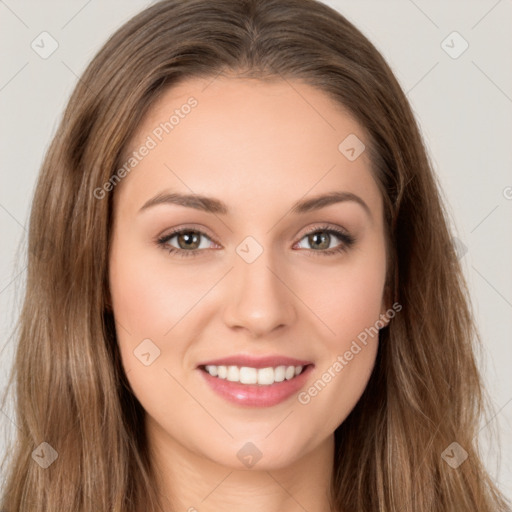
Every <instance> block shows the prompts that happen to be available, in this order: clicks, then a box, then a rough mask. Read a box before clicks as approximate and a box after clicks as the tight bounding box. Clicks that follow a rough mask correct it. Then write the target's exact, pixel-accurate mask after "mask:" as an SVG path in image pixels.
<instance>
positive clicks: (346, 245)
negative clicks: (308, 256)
mask: <svg viewBox="0 0 512 512" xmlns="http://www.w3.org/2000/svg"><path fill="white" fill-rule="evenodd" d="M317 232H321V233H328V234H329V235H335V236H336V237H337V238H339V239H340V240H341V242H342V243H341V244H340V245H338V246H337V247H334V248H332V249H325V250H320V251H315V250H314V249H308V250H309V251H310V252H312V253H313V254H314V256H334V255H336V254H339V253H342V252H346V251H347V250H348V249H350V248H351V247H352V246H353V245H354V243H355V242H356V239H355V237H354V236H352V235H350V234H349V233H346V232H345V231H342V230H339V229H335V228H332V227H330V226H318V227H315V228H313V229H311V230H309V231H307V232H306V233H304V235H303V236H302V238H301V239H300V240H302V239H303V238H304V237H306V236H308V235H311V234H312V233H317ZM182 233H197V234H200V235H202V236H205V237H206V238H209V239H210V240H211V238H210V237H209V236H208V235H207V234H206V233H204V232H203V231H201V230H198V229H192V228H181V229H176V230H174V231H172V232H171V233H169V234H167V235H164V236H162V237H160V238H158V240H157V245H158V246H159V247H160V248H162V249H163V250H166V251H167V252H168V253H169V254H177V255H178V256H179V257H180V258H181V257H185V258H186V257H189V256H197V255H198V254H199V253H200V252H201V251H203V250H204V249H193V250H190V251H186V250H184V249H177V248H176V247H172V246H169V245H168V242H169V240H171V238H174V237H175V236H176V235H180V234H182ZM300 240H299V242H300ZM212 241H213V240H212Z"/></svg>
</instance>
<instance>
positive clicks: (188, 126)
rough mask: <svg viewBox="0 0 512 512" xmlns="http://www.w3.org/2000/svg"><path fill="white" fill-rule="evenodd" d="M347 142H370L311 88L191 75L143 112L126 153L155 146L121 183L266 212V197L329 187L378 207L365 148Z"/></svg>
mask: <svg viewBox="0 0 512 512" xmlns="http://www.w3.org/2000/svg"><path fill="white" fill-rule="evenodd" d="M191 105H193V106H191ZM354 137H356V138H355V139H354ZM346 140H349V141H356V144H357V141H358V140H359V141H360V142H361V143H362V144H366V145H367V143H368V142H369V141H368V140H367V137H366V134H365V131H364V129H363V127H361V126H360V125H359V124H358V123H357V122H356V121H355V119H354V118H353V117H352V116H350V115H349V114H348V112H347V111H346V110H345V109H344V108H343V106H342V105H340V104H339V103H337V102H335V101H334V100H333V99H331V98H330V97H329V96H328V95H326V94H325V93H324V92H323V91H321V90H319V89H317V88H314V87H312V86H310V85H307V84H304V83H301V82H297V81H290V80H282V79H279V80H277V79H276V80H273V81H261V80H255V79H243V78H232V77H220V78H219V77H218V78H216V79H213V78H208V79H199V78H195V79H189V80H186V81H183V82H181V83H179V84H178V85H176V86H173V87H171V88H169V89H168V90H166V91H165V92H164V93H163V94H162V95H161V96H160V97H159V98H158V100H157V101H156V102H155V103H154V104H153V105H152V106H151V108H150V109H149V110H148V112H147V113H146V116H145V117H144V119H143V121H142V123H141V124H140V125H139V127H138V129H137V131H136V133H135V136H134V137H133V138H132V140H131V142H130V144H129V145H128V146H127V148H126V150H125V153H124V159H125V160H127V159H128V158H129V156H130V155H131V154H132V152H133V151H137V150H138V149H140V148H141V147H143V146H144V145H151V146H152V148H151V150H150V151H147V152H146V153H147V155H146V156H144V157H143V158H141V159H140V162H138V163H137V166H136V167H134V170H133V171H132V172H131V173H130V176H129V177H128V178H127V179H125V180H124V182H123V183H122V185H123V187H126V188H127V192H129V193H131V194H136V195H138V196H141V197H142V195H146V196H147V195H149V194H151V193H155V192H157V191H159V190H162V189H164V188H171V189H174V190H176V189H179V190H180V191H181V192H186V193H198V194H203V195H217V196H219V195H222V196H223V197H225V198H226V202H229V201H230V200H232V201H233V202H235V203H236V200H237V199H238V200H239V201H240V202H241V204H244V205H249V204H250V203H251V202H254V204H258V205H259V207H260V208H261V204H262V203H261V201H262V200H263V201H268V200H272V199H276V198H280V199H281V200H283V201H288V197H289V201H290V202H291V201H295V200H296V199H297V198H298V197H300V196H303V195H306V194H308V193H309V191H311V192H310V193H311V194H317V193H321V192H325V191H331V190H349V191H351V192H354V193H357V194H364V195H365V197H366V200H367V202H373V203H376V204H380V198H379V192H378V189H377V186H376V183H375V182H374V179H373V176H372V173H371V163H370V160H369V157H368V154H367V153H368V152H367V151H363V152H362V153H361V155H360V156H359V157H358V158H357V159H355V160H352V161H351V160H350V159H348V158H347V156H346V154H344V153H343V149H344V148H345V147H346V144H345V145H344V141H346ZM340 144H341V146H340ZM352 145H353V144H352ZM356 149H357V148H356ZM118 192H120V191H119V190H117V191H116V193H118ZM217 192H218V193H217ZM221 192H222V194H221ZM269 193H271V194H272V198H269V195H268V194H269Z"/></svg>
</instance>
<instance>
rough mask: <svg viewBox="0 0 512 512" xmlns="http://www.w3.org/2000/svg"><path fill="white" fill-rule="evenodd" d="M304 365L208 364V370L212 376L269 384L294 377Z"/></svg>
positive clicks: (248, 382)
mask: <svg viewBox="0 0 512 512" xmlns="http://www.w3.org/2000/svg"><path fill="white" fill-rule="evenodd" d="M303 368H304V367H303V366H277V367H276V368H272V367H269V368H250V367H248V366H242V367H238V366H214V365H206V366H205V369H206V371H207V372H208V373H209V374H210V375H211V376H212V377H219V378H220V379H227V380H229V381H232V382H240V383H242V384H260V385H262V386H269V385H270V384H274V382H282V381H283V380H285V379H286V380H290V379H293V377H295V376H296V375H299V373H300V372H302V369H303Z"/></svg>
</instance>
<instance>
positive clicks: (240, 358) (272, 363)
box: [197, 354, 313, 368]
mask: <svg viewBox="0 0 512 512" xmlns="http://www.w3.org/2000/svg"><path fill="white" fill-rule="evenodd" d="M308 364H313V363H312V362H311V361H305V360H302V359H295V358H294V357H287V356H280V355H268V356H263V357H261V356H260V357H258V356H251V355H248V354H238V355H233V356H229V357H223V358H222V359H211V360H210V361H205V362H203V363H199V364H198V365H197V366H198V368H199V367H201V366H207V365H212V366H248V367H250V368H268V367H277V366H306V365H308Z"/></svg>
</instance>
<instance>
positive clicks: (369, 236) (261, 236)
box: [109, 77, 388, 469]
mask: <svg viewBox="0 0 512 512" xmlns="http://www.w3.org/2000/svg"><path fill="white" fill-rule="evenodd" d="M208 84H209V85H208ZM291 85H293V87H292V86H291ZM190 98H193V99H190ZM171 116H173V117H171ZM166 123H167V124H166ZM354 135H355V136H357V137H358V139H359V140H360V141H362V142H363V143H365V142H366V137H365V134H364V131H363V129H362V128H361V126H359V125H358V124H357V123H356V122H355V121H354V120H353V119H352V118H351V117H350V116H349V115H348V114H347V113H345V112H344V111H343V110H342V109H341V107H340V106H339V105H337V104H336V103H334V102H333V101H332V100H331V99H329V97H327V96H326V95H325V94H324V93H323V92H321V91H319V90H317V89H315V88H313V87H311V86H307V85H305V84H302V83H299V82H290V83H288V82H285V81H275V82H271V83H269V82H261V81H256V80H249V79H238V78H234V77H233V78H230V77H223V78H217V79H216V80H214V81H212V79H210V80H204V81H203V80H199V79H194V80H189V81H186V82H182V83H181V84H180V85H179V86H175V87H174V88H172V89H171V90H168V91H167V92H166V93H165V95H164V96H162V97H161V98H160V99H159V100H158V102H157V103H155V104H154V105H153V107H152V109H151V110H150V111H149V113H148V115H147V116H146V117H145V119H144V120H143V122H142V123H141V125H140V127H139V129H138V132H137V134H136V135H135V136H134V138H133V139H132V141H131V142H130V145H129V147H128V149H127V151H126V153H125V155H126V163H127V165H126V167H125V171H126V172H125V173H123V172H121V173H120V176H122V175H123V174H126V175H125V176H124V178H123V179H122V181H121V182H120V183H118V184H117V185H116V186H115V187H114V188H115V190H114V191H113V192H111V193H114V194H115V207H114V223H113V232H112V244H111V252H110V255H109V275H110V278H109V279H110V290H111V298H112V307H113V312H114V316H115V319H116V326H117V337H118V344H119V349H120V353H121V358H122V362H123V366H124V369H125V371H126V373H127V378H128V380H129V382H130V385H131V387H132V389H133V392H134V394H135V395H136V397H137V399H138V400H139V401H140V403H141V404H142V406H143V407H144V409H145V411H146V413H147V415H146V427H147V432H148V436H151V438H152V439H154V441H155V443H156V444H157V445H160V446H162V447H163V446H170V445H173V446H176V447H179V448H181V449H185V450H187V452H189V453H193V454H194V455H195V456H199V457H200V458H201V459H202V460H208V461H210V462H215V463H218V464H222V465H224V466H229V467H233V468H243V467H244V464H246V465H247V463H246V462H244V461H245V460H248V459H247V454H249V455H256V457H261V458H260V460H259V461H258V462H257V464H258V465H259V467H260V468H262V469H264V468H267V469H271V468H277V467H284V466H286V465H288V464H291V463H292V462H293V461H295V460H296V459H298V458H299V457H301V456H303V455H304V454H307V453H308V452H311V451H312V450H314V449H315V448H317V447H318V446H319V445H320V444H321V443H323V442H325V441H326V440H327V439H329V438H332V435H333V432H334V430H335V429H336V427H338V426H339V425H340V424H341V423H342V422H343V421H344V419H345V418H346V417H347V415H348V414H349V412H350V411H351V410H352V408H353V407H354V406H355V404H356V403H357V401H358V399H359V398H360V396H361V394H362V392H363V391H364V388H365V387H366V384H367V382H368V379H369V377H370V374H371V371H372V369H373V366H374V362H375V356H376V352H377V343H378V336H376V335H373V336H371V335H368V332H371V333H372V334H373V333H374V332H375V329H374V330H373V331H368V329H371V328H373V327H375V326H377V329H378V327H382V325H384V324H385V323H386V322H387V320H386V319H385V318H384V317H383V316H382V315H385V313H386V310H387V309H388V307H387V305H386V304H385V303H384V300H383V294H384V283H385V277H386V248H385V238H384V225H383V211H382V205H383V203H382V198H381V196H380V192H379V189H378V187H377V184H376V182H375V181H374V178H373V177H372V174H371V171H370V161H369V159H368V156H367V151H364V150H363V152H362V153H361V154H360V155H359V156H358V157H357V158H355V159H354V157H355V156H357V154H358V152H359V151H360V150H361V148H362V146H361V145H360V144H361V142H358V141H357V139H354ZM348 136H350V137H351V138H349V139H348V141H347V142H345V143H344V144H341V143H342V142H343V141H344V140H345V139H346V138H347V137H348ZM354 141H355V142H354ZM340 144H341V146H340ZM351 147H352V148H354V151H351V150H350V148H351ZM144 148H146V149H144ZM134 151H136V152H137V154H136V156H134V155H133V152H134ZM130 156H131V157H132V159H131V160H130V159H129V158H130ZM127 169H129V170H127ZM328 194H331V198H332V197H334V194H339V195H338V197H337V200H325V199H324V200H320V201H315V199H318V197H319V196H324V195H328ZM184 195H195V196H203V197H206V198H208V200H207V199H203V200H197V199H196V200H191V199H190V198H189V199H188V200H187V199H185V198H183V197H182V196H184ZM192 199H193V198H192ZM379 319H380V320H381V321H380V322H379ZM365 329H366V331H365ZM365 334H366V336H365ZM228 358H230V359H228ZM207 363H213V364H208V369H209V370H210V372H211V373H213V375H210V374H209V373H207V371H206V370H205V368H204V365H206V364H207ZM223 367H225V368H224V369H223ZM230 367H232V368H230ZM277 367H284V368H277ZM290 367H291V368H292V369H290ZM301 367H302V368H301ZM239 368H245V369H242V370H239ZM276 368H277V369H276ZM215 374H216V376H215ZM296 374H297V375H296ZM222 377H224V378H222ZM240 379H242V382H237V381H239V380H240ZM272 382H273V383H272ZM240 450H242V451H240ZM258 452H259V453H260V454H261V455H258Z"/></svg>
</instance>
